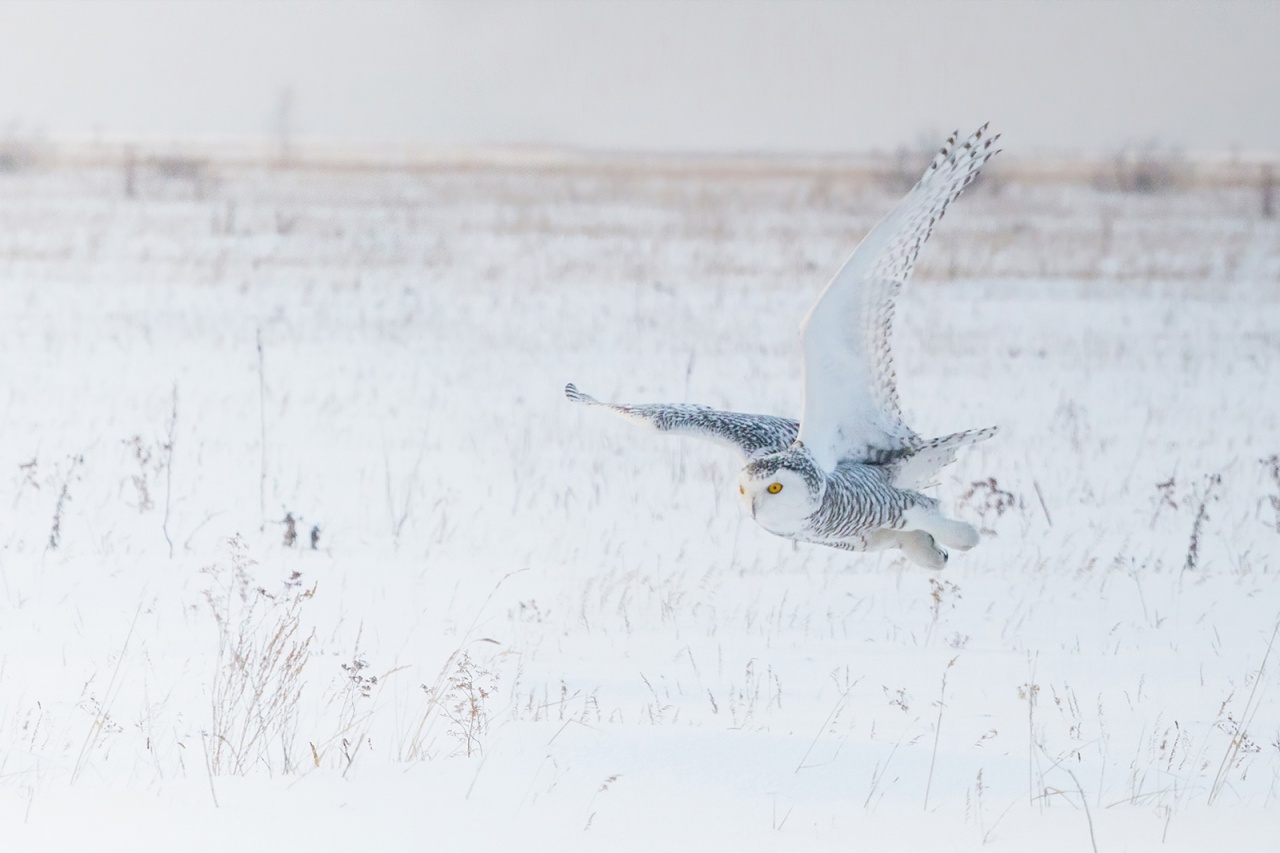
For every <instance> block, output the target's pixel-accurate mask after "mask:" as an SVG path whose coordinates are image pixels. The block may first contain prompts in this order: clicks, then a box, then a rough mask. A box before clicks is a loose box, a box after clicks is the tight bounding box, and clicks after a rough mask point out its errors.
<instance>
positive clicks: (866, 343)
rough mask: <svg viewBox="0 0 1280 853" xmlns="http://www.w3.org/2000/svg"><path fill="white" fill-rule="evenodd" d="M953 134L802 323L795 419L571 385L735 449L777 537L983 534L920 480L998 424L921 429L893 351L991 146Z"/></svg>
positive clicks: (930, 541) (932, 564)
mask: <svg viewBox="0 0 1280 853" xmlns="http://www.w3.org/2000/svg"><path fill="white" fill-rule="evenodd" d="M958 138H959V135H958V134H952V136H951V138H950V139H948V140H947V144H946V145H944V146H943V147H942V149H941V150H940V151H939V152H938V154H937V155H936V156H935V157H934V158H933V162H932V163H930V164H929V168H928V169H926V170H925V173H924V176H923V177H922V178H921V179H920V181H919V182H918V183H917V184H916V185H915V186H914V187H913V188H912V189H911V191H910V192H908V193H907V195H906V197H905V198H903V200H902V201H900V202H899V203H898V205H897V207H895V208H894V209H893V210H892V211H891V212H890V213H889V215H888V216H886V217H885V218H884V219H883V220H881V221H880V223H879V224H878V225H876V227H875V228H873V229H871V232H870V233H868V234H867V236H866V237H864V238H863V240H862V242H861V243H860V244H859V245H858V248H857V249H855V250H854V253H853V254H852V255H851V256H850V257H849V260H847V261H846V262H845V264H844V266H843V267H841V268H840V271H839V272H837V273H836V275H835V278H833V279H832V280H831V282H830V283H829V284H828V285H827V286H826V288H825V289H824V290H823V291H822V293H821V295H820V296H819V297H818V301H817V302H815V303H814V305H813V307H812V308H810V309H809V313H808V315H807V316H806V317H805V318H804V320H803V322H802V323H801V324H800V336H801V342H802V347H803V350H804V408H803V412H802V414H801V417H800V421H799V422H796V421H794V420H791V419H790V418H782V417H774V416H771V415H748V414H740V413H738V412H725V411H720V410H717V409H713V408H710V407H708V406H699V405H690V404H661V403H658V404H643V405H625V404H613V403H603V402H601V401H599V400H597V399H595V398H594V397H591V396H588V395H587V394H584V393H582V392H581V391H579V390H578V389H577V387H575V386H574V385H573V384H569V385H567V386H565V394H566V396H568V398H569V399H570V400H572V401H573V402H575V403H582V404H585V405H587V406H593V407H598V408H602V409H606V410H608V411H610V412H613V413H614V414H616V415H619V416H621V417H624V418H626V419H627V420H630V421H633V422H635V423H638V424H642V425H644V426H647V427H649V428H652V429H656V430H658V431H660V432H668V433H673V434H676V435H688V436H696V437H699V438H705V439H709V440H711V441H714V442H716V443H718V444H721V445H725V446H728V447H731V448H733V449H734V450H736V451H737V452H738V453H739V455H740V457H741V458H742V461H743V462H744V463H745V465H744V467H743V468H742V471H741V473H740V474H739V475H738V492H739V494H740V496H741V503H742V507H743V510H744V511H745V512H746V513H747V514H748V515H750V516H751V517H752V518H753V519H754V520H755V521H756V522H757V523H758V524H760V525H761V526H762V527H764V528H765V529H766V530H768V531H769V532H771V533H775V534H777V535H778V536H784V537H786V538H788V539H794V540H797V541H800V542H813V543H816V544H819V545H829V546H831V547H834V548H843V549H847V550H850V551H872V550H879V549H883V548H898V549H901V551H902V552H903V554H905V555H906V556H907V557H908V558H909V559H910V560H912V561H913V562H915V563H918V564H920V565H923V566H927V567H929V568H932V569H940V568H942V567H943V566H945V565H946V563H947V551H946V550H945V548H944V546H946V547H950V548H959V549H961V550H967V549H969V548H972V547H973V546H974V545H977V544H978V531H977V530H976V529H974V528H973V527H972V526H971V525H969V524H966V523H964V522H962V521H957V520H955V519H950V518H946V517H944V516H943V514H942V512H941V509H940V507H939V505H938V502H937V501H936V500H934V499H933V498H930V497H928V496H926V495H923V494H921V493H920V492H919V491H916V490H917V489H920V488H924V487H925V486H927V485H929V484H931V482H932V481H933V478H934V477H935V476H936V475H937V473H938V471H939V470H941V468H942V467H943V466H944V465H947V464H949V463H951V462H952V461H954V459H955V455H956V450H957V449H959V448H960V447H963V446H965V445H969V444H974V443H976V442H979V441H983V440H985V439H988V438H990V437H991V436H993V435H994V434H995V432H996V428H995V427H990V428H987V429H979V430H970V431H967V432H958V433H954V434H952V435H947V436H943V437H941V438H934V439H923V438H921V437H920V436H919V435H917V434H916V432H915V431H914V430H912V429H911V428H910V427H908V426H907V425H906V424H905V423H903V420H902V412H901V411H900V409H899V406H898V392H897V389H896V387H895V384H894V372H893V360H892V354H891V352H890V349H889V335H890V327H891V324H892V321H893V308H894V299H895V298H896V297H897V295H898V292H899V291H900V290H901V289H902V285H903V283H904V282H905V281H906V280H907V278H908V277H909V276H910V275H911V269H912V266H913V265H914V263H915V260H916V257H917V255H919V254H920V247H921V246H923V245H924V243H925V241H926V240H928V239H929V234H930V233H931V232H932V230H933V226H934V223H935V222H937V221H938V220H939V219H941V218H942V215H943V213H945V212H946V209H947V205H948V204H950V203H951V202H952V201H953V200H954V199H955V198H956V197H957V196H958V195H960V193H961V191H962V190H963V189H964V188H965V187H966V186H968V185H969V183H970V182H971V181H972V180H973V179H974V178H975V177H976V176H977V174H978V170H979V169H980V168H981V167H982V165H983V164H984V163H986V162H987V160H988V159H990V158H991V157H992V155H994V154H995V153H996V149H994V148H992V144H993V143H994V142H995V141H996V140H997V139H998V138H999V136H998V135H997V136H988V135H987V126H986V125H983V126H982V127H981V128H979V129H978V131H977V132H975V133H974V134H973V135H972V136H970V137H969V138H968V139H966V140H965V141H964V142H963V143H962V144H960V145H958V146H957V144H956V143H957V141H958Z"/></svg>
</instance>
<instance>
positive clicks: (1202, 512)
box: [1182, 474, 1222, 572]
mask: <svg viewBox="0 0 1280 853" xmlns="http://www.w3.org/2000/svg"><path fill="white" fill-rule="evenodd" d="M1221 484H1222V475H1221V474H1210V475H1209V476H1207V477H1205V485H1204V490H1203V491H1201V492H1200V493H1199V494H1198V495H1195V497H1197V498H1199V500H1198V501H1197V503H1198V506H1197V508H1196V520H1195V521H1194V522H1192V524H1191V541H1190V542H1188V543H1187V560H1186V562H1185V563H1184V564H1183V566H1182V570H1183V571H1184V572H1185V571H1188V570H1191V571H1194V570H1195V569H1196V568H1197V567H1198V566H1199V565H1200V534H1201V533H1202V531H1203V528H1204V523H1205V522H1206V521H1207V520H1208V519H1209V511H1208V506H1209V502H1210V501H1214V500H1217V495H1215V494H1214V489H1216V488H1217V487H1218V486H1219V485H1221Z"/></svg>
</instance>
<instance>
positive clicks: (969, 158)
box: [862, 124, 1000, 446]
mask: <svg viewBox="0 0 1280 853" xmlns="http://www.w3.org/2000/svg"><path fill="white" fill-rule="evenodd" d="M987 128H988V125H986V124H984V125H983V126H982V127H980V128H978V129H977V130H976V131H975V132H974V133H973V134H972V135H971V136H970V137H969V138H968V139H966V140H965V141H964V144H963V145H960V146H959V147H957V145H956V143H957V141H958V140H959V138H960V131H958V130H957V131H953V132H952V134H951V135H950V136H949V137H947V141H946V143H945V144H944V145H943V146H942V148H941V149H939V151H938V153H937V154H935V155H934V157H933V161H932V162H930V164H929V168H928V169H926V170H925V173H924V175H923V176H922V177H921V178H920V180H919V181H918V182H916V185H915V186H914V187H912V189H911V191H910V192H909V193H908V194H907V197H906V198H905V199H904V200H903V202H902V203H901V204H900V205H899V207H898V208H897V209H896V210H895V211H894V214H891V215H897V214H900V213H901V214H905V216H906V218H905V219H904V220H903V221H902V222H900V223H895V225H896V231H895V233H894V238H893V240H891V241H890V242H889V244H888V245H887V246H886V247H885V248H884V249H883V250H882V251H881V252H879V253H878V254H877V256H876V258H875V261H874V263H873V264H872V266H871V271H870V272H871V274H870V275H869V276H868V280H867V281H866V286H865V287H864V288H863V293H862V297H863V300H864V304H865V306H866V313H865V314H864V316H865V317H867V318H868V319H869V322H870V325H871V328H870V330H869V331H870V334H869V335H868V350H869V352H868V355H869V356H870V358H871V361H872V364H873V371H874V374H873V375H874V376H876V377H877V382H876V385H875V388H874V398H875V400H876V402H877V403H878V404H879V405H880V406H882V407H883V408H884V409H885V410H886V411H887V412H889V413H890V414H891V415H892V416H893V419H894V420H895V421H897V422H899V423H901V422H902V408H901V404H900V403H899V402H898V382H897V374H896V372H895V371H894V367H893V352H892V350H891V348H890V338H891V337H892V334H893V314H894V310H895V307H896V305H897V298H898V294H899V293H900V292H901V291H902V285H903V284H905V283H906V281H907V279H908V278H910V277H911V271H912V270H913V269H915V264H916V259H917V258H919V257H920V250H921V249H922V248H923V247H924V244H925V243H926V242H927V241H928V239H929V237H930V236H931V235H932V234H933V227H934V225H936V224H937V223H938V222H939V221H941V220H942V217H943V216H944V215H945V214H946V212H947V205H949V204H951V202H953V201H955V200H956V199H957V198H959V197H960V194H961V193H962V192H964V190H965V187H967V186H969V184H971V183H973V181H974V179H975V178H977V177H978V173H979V171H980V170H981V169H982V166H983V165H984V164H985V163H986V162H987V161H988V160H990V159H991V158H992V157H994V156H995V155H996V154H998V153H1000V150H999V149H998V148H993V146H994V145H995V143H996V141H997V140H998V139H999V138H1000V134H998V133H997V134H995V135H994V136H987ZM904 427H905V425H904ZM917 438H918V436H916V435H915V433H914V432H909V435H908V437H907V438H906V441H905V442H904V444H906V445H908V446H910V445H911V444H912V443H913V439H917Z"/></svg>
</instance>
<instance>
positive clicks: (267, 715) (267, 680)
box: [203, 537, 315, 775]
mask: <svg viewBox="0 0 1280 853" xmlns="http://www.w3.org/2000/svg"><path fill="white" fill-rule="evenodd" d="M229 544H230V549H231V568H230V571H229V572H228V571H227V570H226V569H225V568H223V567H222V566H219V565H213V566H209V567H207V568H205V569H204V570H203V571H204V572H205V573H206V574H208V575H210V577H211V578H212V579H213V588H212V589H209V590H206V591H205V600H206V601H207V602H208V604H209V609H210V611H211V612H212V614H213V619H214V622H215V623H216V624H217V627H218V658H217V666H216V668H215V670H214V677H213V690H212V694H213V695H212V705H213V707H212V711H213V720H212V732H211V736H212V741H213V744H212V751H211V752H210V755H209V765H210V770H211V772H212V773H214V774H215V775H225V774H243V773H245V772H247V771H248V770H249V768H251V767H253V766H256V765H263V766H265V767H266V768H267V769H268V770H271V771H274V770H276V769H277V765H276V761H275V757H276V756H279V757H280V759H281V763H280V764H279V767H278V769H279V770H280V771H281V772H284V773H291V772H293V771H294V770H296V769H297V764H296V759H295V755H294V740H295V739H296V737H297V726H298V700H299V698H300V696H301V693H302V685H303V681H302V675H303V670H304V669H305V668H306V665H307V661H308V659H309V658H310V654H311V641H312V639H313V635H312V634H304V633H303V630H302V618H301V615H302V606H303V604H304V603H305V602H307V601H308V600H310V598H311V597H312V595H314V594H315V586H314V585H313V586H312V587H311V588H310V589H308V588H306V587H305V586H304V585H303V583H302V579H301V576H300V574H299V573H298V572H294V573H293V574H292V576H291V577H290V578H289V579H288V580H287V581H284V583H283V588H282V589H281V590H280V591H279V592H277V593H274V594H273V593H270V592H268V591H267V590H266V589H264V588H262V587H260V586H256V585H255V584H254V582H253V578H252V577H251V576H250V574H249V569H250V568H251V567H252V566H254V565H255V562H254V561H253V560H252V559H251V558H249V556H248V555H247V554H246V549H245V545H244V543H243V542H242V541H241V540H240V538H239V537H235V538H233V539H231V540H230V541H229Z"/></svg>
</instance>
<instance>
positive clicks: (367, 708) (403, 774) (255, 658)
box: [0, 158, 1280, 851]
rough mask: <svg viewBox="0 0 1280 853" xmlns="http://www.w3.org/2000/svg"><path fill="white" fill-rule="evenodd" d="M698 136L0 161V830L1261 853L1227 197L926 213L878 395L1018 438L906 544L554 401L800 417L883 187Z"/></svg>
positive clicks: (1266, 334) (1262, 595)
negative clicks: (826, 538)
mask: <svg viewBox="0 0 1280 853" xmlns="http://www.w3.org/2000/svg"><path fill="white" fill-rule="evenodd" d="M712 166H714V164H712ZM712 166H708V164H707V163H705V162H704V163H702V164H701V166H698V167H696V168H695V167H684V166H680V165H679V164H673V163H671V162H666V161H657V162H655V161H652V160H650V161H639V160H637V161H629V160H627V159H625V158H614V159H609V160H600V159H584V160H583V161H582V162H580V163H576V164H575V163H573V162H569V163H567V164H566V163H563V162H561V163H557V164H550V165H548V164H545V163H542V164H539V163H532V162H530V163H520V162H508V163H488V164H486V163H482V162H477V163H470V164H467V163H462V164H453V165H442V164H437V165H436V166H434V167H429V168H428V167H423V168H419V169H388V170H378V169H365V168H358V169H354V168H353V169H349V170H343V169H338V168H329V169H310V170H308V169H294V170H273V169H268V168H257V167H250V166H244V165H240V166H236V165H233V164H230V163H222V164H219V163H218V162H216V161H215V162H214V163H213V164H211V165H209V164H206V165H203V166H201V165H199V164H194V165H193V164H185V165H184V164H183V163H174V162H168V163H161V164H160V166H159V167H152V166H148V165H146V164H145V163H143V165H142V166H140V167H137V168H135V169H134V170H133V172H132V173H129V172H127V171H126V170H125V169H122V168H118V167H105V166H104V167H97V168H93V167H79V168H70V167H64V168H50V169H34V168H33V169H28V170H18V171H12V172H8V173H2V174H0V394H3V399H4V406H3V410H2V412H0V418H2V426H0V436H3V441H0V472H2V473H0V506H3V507H4V512H3V513H2V514H0V825H2V826H3V833H4V843H3V849H4V850H6V851H10V850H13V851H18V850H41V851H46V850H61V849H65V850H84V849H121V850H131V851H132V850H171V849H183V850H206V849H207V850H232V849H234V850H289V849H295V850H303V849H305V850H330V849H332V850H338V849H392V850H401V849H445V850H448V849H460V848H462V847H464V846H465V847H467V848H468V849H477V850H484V849H498V848H499V847H501V848H502V849H513V848H516V847H519V848H521V849H529V850H544V849H593V850H599V849H638V850H653V849H733V850H754V849H806V850H810V849H812V850H822V849H830V850H850V849H865V850H898V849H919V848H921V847H925V849H943V850H950V849H957V850H970V849H992V850H1019V851H1020V850H1027V849H1032V848H1034V849H1063V850H1089V849H1092V848H1091V847H1090V845H1091V843H1093V844H1094V845H1095V846H1096V849H1098V850H1105V851H1112V850H1124V849H1129V850H1143V849H1152V848H1155V847H1157V846H1159V845H1162V844H1163V847H1162V849H1171V850H1206V849H1233V850H1263V849H1271V848H1272V847H1273V845H1274V843H1275V839H1276V838H1277V837H1280V648H1276V647H1275V646H1277V645H1280V643H1276V640H1277V635H1276V631H1277V626H1278V625H1280V460H1278V459H1277V454H1280V222H1277V221H1276V220H1274V219H1273V220H1267V219H1263V218H1262V217H1261V216H1260V213H1259V210H1260V203H1259V196H1258V192H1257V190H1256V189H1250V188H1248V187H1243V188H1236V189H1229V188H1228V189H1212V188H1205V189H1197V190H1185V191H1184V190H1169V191H1165V192H1162V193H1154V194H1147V195H1142V194H1121V193H1116V192H1103V191H1100V190H1097V189H1094V188H1092V187H1090V186H1087V185H1052V184H1048V183H1037V182H1019V181H1017V180H1011V179H1008V178H1006V179H1003V180H1000V179H999V177H1000V170H1001V168H1002V166H1003V164H1002V162H1001V160H1000V159H997V160H995V161H993V162H992V164H991V165H990V166H989V167H988V171H989V172H990V173H991V179H990V180H989V181H988V182H987V183H985V184H979V185H977V186H976V187H975V189H974V191H972V192H971V193H970V194H968V195H967V196H966V197H964V198H962V199H961V200H960V201H959V202H958V203H957V204H956V205H955V207H953V208H952V211H951V214H950V215H949V216H948V217H947V219H946V220H945V222H943V223H942V225H941V226H940V227H939V229H938V230H937V232H936V234H935V236H934V238H933V241H932V242H931V244H930V245H929V246H928V247H927V248H926V250H925V253H924V256H923V259H922V266H921V267H920V269H919V270H918V276H917V278H916V280H915V281H913V282H912V284H911V286H910V287H909V288H908V290H907V292H906V294H905V295H904V298H903V300H902V304H901V305H900V308H899V312H898V325H897V334H896V351H897V367H898V374H899V377H900V386H901V392H902V396H903V403H904V408H905V409H906V411H907V414H908V419H909V421H910V422H911V423H913V424H914V425H915V426H916V427H917V428H918V429H919V430H920V431H922V432H927V433H941V432H949V431H953V430H956V429H962V428H968V427H977V426H985V425H987V424H992V423H996V424H1000V425H1001V426H1002V427H1003V430H1002V432H1001V433H1000V435H999V436H998V437H997V438H996V439H995V440H993V441H990V442H988V443H985V444H983V445H980V446H978V447H976V448H973V449H972V450H969V451H967V452H965V453H963V454H962V455H961V457H960V459H959V461H958V462H957V463H956V464H955V465H954V466H952V467H951V468H948V469H946V471H944V474H943V481H942V484H941V486H940V488H939V490H938V496H939V497H940V498H942V499H943V501H944V503H945V504H946V505H947V506H949V507H951V508H952V509H953V511H954V514H956V515H958V516H959V517H961V518H964V519H967V520H970V521H972V522H974V523H977V524H980V525H981V526H982V527H983V528H984V529H985V531H986V535H985V537H984V541H983V542H982V544H981V545H980V546H979V547H978V548H977V549H975V550H974V551H972V552H969V553H967V554H957V555H953V558H952V561H951V564H950V565H949V566H948V567H947V568H946V570H944V571H943V572H940V573H931V572H929V571H926V570H923V569H920V568H918V567H915V566H912V565H908V564H906V563H905V562H904V560H903V559H901V558H900V557H899V556H897V555H896V552H895V553H889V554H871V555H858V554H849V553H843V552H838V551H834V550H828V549H822V548H817V547H809V546H793V545H792V544H791V543H788V542H786V541H783V540H780V539H776V538H773V537H771V536H769V535H768V534H766V533H765V532H764V531H763V530H761V529H759V528H757V527H755V526H754V525H753V524H751V523H750V522H749V521H744V520H743V519H742V518H741V517H740V516H739V513H738V509H737V502H736V494H735V492H734V490H733V483H734V482H735V476H736V470H735V465H734V461H733V459H732V457H731V456H729V455H728V454H726V453H724V452H723V451H720V450H718V449H717V448H715V447H713V446H710V445H703V444H698V443H695V442H684V443H682V442H680V441H676V440H670V439H664V438H661V437H658V436H654V435H652V434H648V433H644V432H641V431H638V430H634V429H632V428H630V427H629V426H628V425H626V424H624V423H622V422H619V421H616V420H614V419H612V418H607V417H603V416H600V415H597V414H596V413H593V412H590V411H586V410H583V409H581V408H578V407H574V406H571V405H569V404H568V403H566V402H565V401H564V399H563V391H562V389H563V385H564V383H565V382H566V381H569V380H572V381H575V382H577V383H579V384H580V385H581V386H582V388H583V389H584V390H586V391H589V392H591V393H593V394H595V395H597V396H600V397H602V398H607V399H620V400H624V401H647V400H665V401H686V400H687V401H696V402H704V403H709V404H712V405H718V406H723V407H731V408H736V409H741V410H746V411H758V412H775V413H781V414H795V413H796V412H798V409H799V403H800V387H799V376H800V356H799V348H798V344H797V339H796V326H797V323H798V321H799V318H800V316H801V315H802V314H803V312H804V311H805V310H806V308H807V307H808V305H809V303H810V302H811V301H812V299H813V298H814V297H815V295H816V293H817V292H818V290H819V289H820V288H821V286H822V284H823V283H824V282H825V280H826V277H827V276H828V275H829V274H830V273H831V272H832V271H834V269H835V268H836V267H837V266H838V265H839V263H840V262H841V261H842V260H843V257H844V256H845V254H846V253H847V252H848V251H849V250H850V249H851V248H852V246H853V245H854V244H855V243H856V242H857V240H858V238H859V237H860V236H861V234H862V233H863V232H864V231H865V230H866V229H867V228H868V227H870V225H871V224H872V223H873V222H874V221H875V220H876V219H877V218H878V217H879V215H880V214H882V213H883V212H884V211H885V210H886V209H887V208H888V206H890V205H891V204H892V203H893V201H894V199H895V197H896V195H897V192H898V190H896V189H890V188H887V187H885V186H882V185H879V184H876V183H874V182H868V181H867V180H866V179H865V177H860V176H857V175H854V174H853V173H847V172H844V171H841V170H840V169H838V168H835V167H829V168H828V167H824V166H822V165H821V164H819V165H818V166H814V165H813V164H807V165H805V164H802V165H799V166H794V167H793V166H788V164H785V163H780V164H778V167H777V168H776V169H768V168H763V169H762V168H758V167H756V168H741V169H739V168H731V167H728V166H725V167H714V168H713V167H712ZM1011 171H1012V170H1011ZM130 190H131V193H132V194H130V192H128V191H130ZM286 516H288V517H289V518H291V519H292V520H293V522H294V524H293V528H294V530H295V531H296V540H295V541H293V542H292V544H288V543H287V541H286V539H287V534H288V531H289V526H288V524H286V522H285V519H286ZM313 529H314V530H315V536H316V537H317V538H316V539H315V542H314V545H315V547H314V548H313V547H312V535H313V533H312V531H313Z"/></svg>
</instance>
